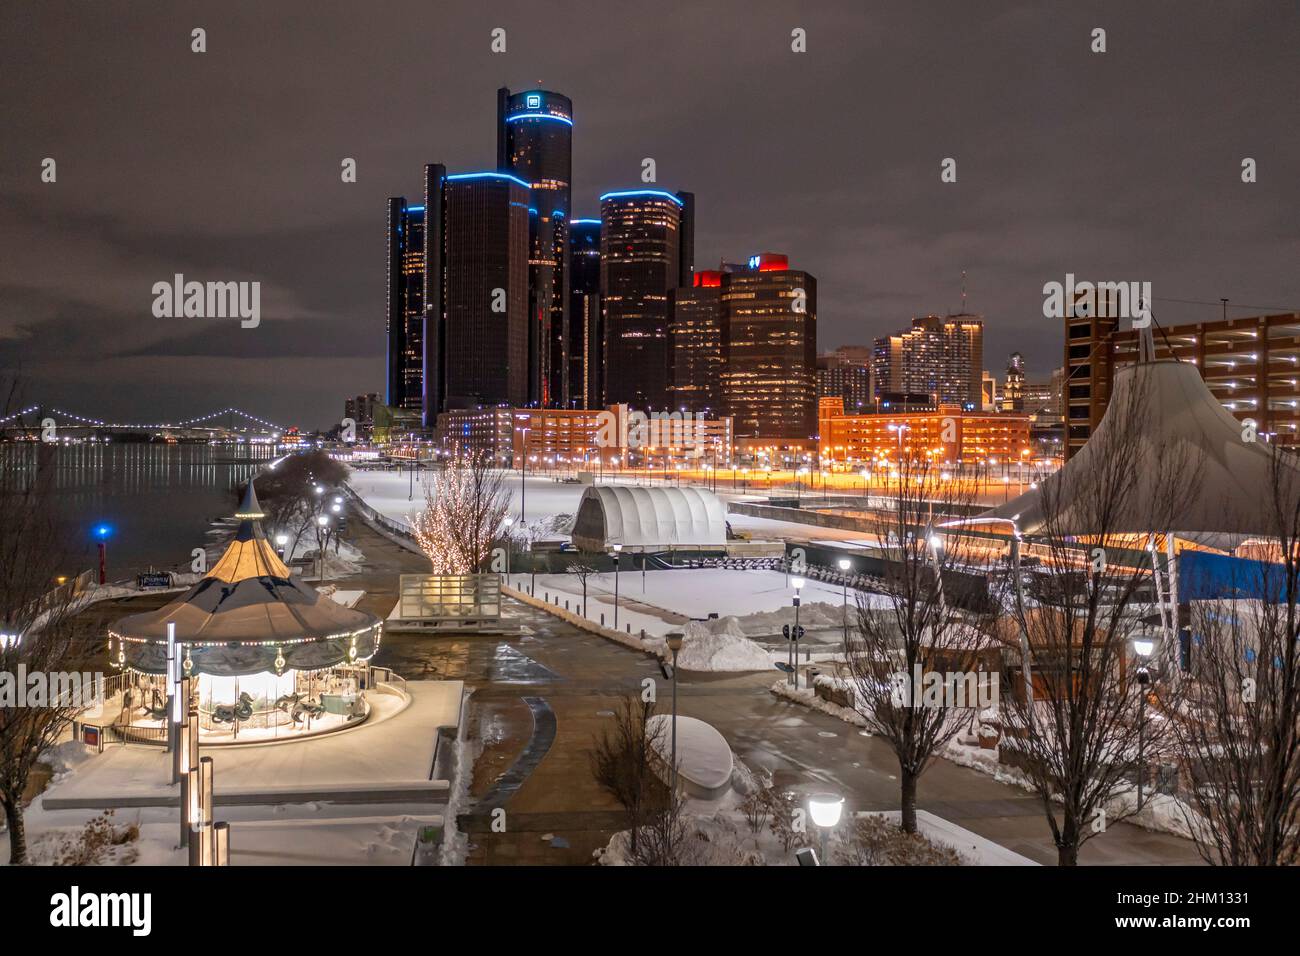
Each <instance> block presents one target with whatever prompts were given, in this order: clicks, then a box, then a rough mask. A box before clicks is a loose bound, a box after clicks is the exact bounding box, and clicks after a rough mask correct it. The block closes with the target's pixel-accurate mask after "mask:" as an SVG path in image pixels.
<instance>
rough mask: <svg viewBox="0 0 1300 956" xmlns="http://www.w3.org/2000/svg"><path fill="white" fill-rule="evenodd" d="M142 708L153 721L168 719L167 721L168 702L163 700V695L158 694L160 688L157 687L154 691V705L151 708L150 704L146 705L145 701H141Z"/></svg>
mask: <svg viewBox="0 0 1300 956" xmlns="http://www.w3.org/2000/svg"><path fill="white" fill-rule="evenodd" d="M140 707H141V709H142V710H144V712H145V713H146V714H148V715H149V716H150V717H151V718H152V719H153V720H166V719H167V701H166V700H165V699H164V698H163V696H162V694H160V693H158V688H157V687H155V688H154V689H153V704H152V706H150V705H149V704H146V703H144V702H143V701H141V703H140Z"/></svg>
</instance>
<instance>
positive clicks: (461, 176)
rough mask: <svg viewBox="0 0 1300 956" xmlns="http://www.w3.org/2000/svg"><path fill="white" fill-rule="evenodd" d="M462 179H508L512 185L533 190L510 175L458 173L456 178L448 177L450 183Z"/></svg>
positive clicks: (516, 177)
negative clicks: (515, 184) (516, 184)
mask: <svg viewBox="0 0 1300 956" xmlns="http://www.w3.org/2000/svg"><path fill="white" fill-rule="evenodd" d="M461 179H508V180H510V182H512V183H518V184H519V185H520V186H523V187H524V188H525V189H530V188H532V187H530V186H529V185H528V183H526V182H524V181H523V180H522V179H520V178H519V177H518V176H511V175H510V174H509V173H457V174H456V175H455V176H448V177H447V181H448V182H456V181H457V180H461Z"/></svg>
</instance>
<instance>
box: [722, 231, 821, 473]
mask: <svg viewBox="0 0 1300 956" xmlns="http://www.w3.org/2000/svg"><path fill="white" fill-rule="evenodd" d="M721 290H722V291H721V295H720V301H721V308H722V320H721V329H722V378H721V392H722V394H721V399H722V407H723V411H724V414H727V415H730V416H731V417H732V419H733V421H734V427H735V430H736V438H737V440H738V442H739V443H741V444H744V445H746V446H747V447H749V448H757V447H760V446H761V445H762V442H763V441H764V440H767V441H768V442H769V444H771V445H773V446H774V447H783V448H790V447H809V448H811V447H815V443H816V435H817V377H816V369H817V280H816V279H815V278H814V277H813V276H811V275H810V274H809V273H807V272H804V271H802V270H798V269H791V268H790V267H789V262H788V260H787V259H786V257H785V256H782V255H776V254H773V253H763V254H761V255H757V256H752V257H751V258H750V260H749V263H748V268H746V269H743V270H738V271H734V272H723V273H722V285H721Z"/></svg>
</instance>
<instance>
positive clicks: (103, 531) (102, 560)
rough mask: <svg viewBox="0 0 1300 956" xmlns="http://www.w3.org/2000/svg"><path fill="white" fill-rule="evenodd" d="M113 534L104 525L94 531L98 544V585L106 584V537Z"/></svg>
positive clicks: (111, 530) (110, 529)
mask: <svg viewBox="0 0 1300 956" xmlns="http://www.w3.org/2000/svg"><path fill="white" fill-rule="evenodd" d="M112 533H113V529H112V528H110V527H109V526H108V525H106V524H101V525H100V526H99V527H97V528H96V529H95V538H96V540H97V542H98V544H99V583H100V584H107V583H108V536H109V535H110V534H112Z"/></svg>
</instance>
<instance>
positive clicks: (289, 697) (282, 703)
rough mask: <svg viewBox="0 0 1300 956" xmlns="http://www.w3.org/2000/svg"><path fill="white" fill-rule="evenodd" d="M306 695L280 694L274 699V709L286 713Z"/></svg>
mask: <svg viewBox="0 0 1300 956" xmlns="http://www.w3.org/2000/svg"><path fill="white" fill-rule="evenodd" d="M306 696H307V695H306V694H281V695H280V696H279V697H277V698H276V699H275V709H276V710H282V711H284V712H285V713H286V714H287V713H289V709H290V708H291V707H294V706H296V705H297V703H298V701H300V700H302V699H303V698H304V697H306Z"/></svg>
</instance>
